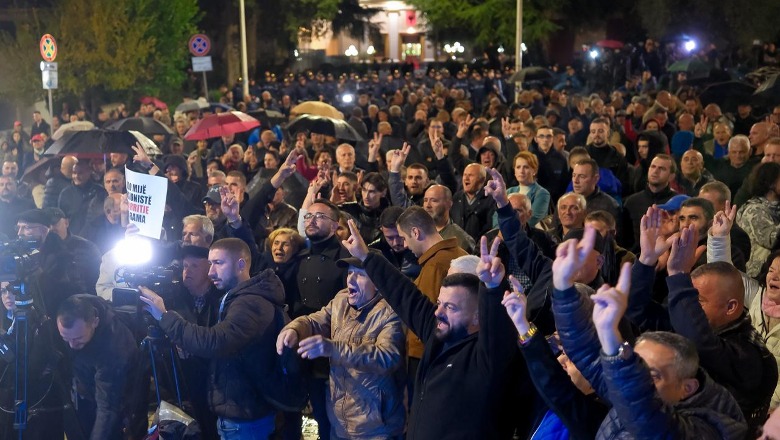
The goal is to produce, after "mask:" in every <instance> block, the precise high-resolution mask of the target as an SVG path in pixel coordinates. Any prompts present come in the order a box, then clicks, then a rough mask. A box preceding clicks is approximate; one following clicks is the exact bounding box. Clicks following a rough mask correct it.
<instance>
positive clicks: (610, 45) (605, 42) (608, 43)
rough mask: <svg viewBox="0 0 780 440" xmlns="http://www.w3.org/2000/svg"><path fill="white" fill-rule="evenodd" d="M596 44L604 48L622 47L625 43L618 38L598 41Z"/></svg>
mask: <svg viewBox="0 0 780 440" xmlns="http://www.w3.org/2000/svg"><path fill="white" fill-rule="evenodd" d="M596 46H598V47H603V48H604V49H622V48H623V46H624V44H623V42H622V41H617V40H601V41H597V42H596Z"/></svg>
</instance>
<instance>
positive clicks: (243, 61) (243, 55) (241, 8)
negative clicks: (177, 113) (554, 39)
mask: <svg viewBox="0 0 780 440" xmlns="http://www.w3.org/2000/svg"><path fill="white" fill-rule="evenodd" d="M518 1H520V0H518ZM238 8H239V15H240V19H239V21H240V22H241V23H240V27H241V78H242V79H243V81H242V88H243V91H244V97H246V96H249V66H248V65H247V58H246V11H245V10H244V0H239V6H238Z"/></svg>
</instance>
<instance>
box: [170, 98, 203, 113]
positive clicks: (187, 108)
mask: <svg viewBox="0 0 780 440" xmlns="http://www.w3.org/2000/svg"><path fill="white" fill-rule="evenodd" d="M207 108H209V103H208V102H205V101H200V100H195V101H187V102H183V103H181V104H179V105H178V106H176V113H187V112H197V111H201V110H204V109H207Z"/></svg>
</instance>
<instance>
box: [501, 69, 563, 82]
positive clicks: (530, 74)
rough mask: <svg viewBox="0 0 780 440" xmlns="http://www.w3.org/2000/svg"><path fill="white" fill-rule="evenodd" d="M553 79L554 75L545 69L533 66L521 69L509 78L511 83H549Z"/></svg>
mask: <svg viewBox="0 0 780 440" xmlns="http://www.w3.org/2000/svg"><path fill="white" fill-rule="evenodd" d="M551 79H553V73H552V72H550V71H549V70H548V69H545V68H544V67H538V66H532V67H526V68H524V69H521V70H520V71H519V72H517V73H515V74H514V75H512V77H510V78H509V82H510V83H514V82H518V81H520V82H531V81H549V80H551Z"/></svg>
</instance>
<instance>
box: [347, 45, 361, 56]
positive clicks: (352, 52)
mask: <svg viewBox="0 0 780 440" xmlns="http://www.w3.org/2000/svg"><path fill="white" fill-rule="evenodd" d="M344 55H346V56H348V57H356V56H358V50H357V48H356V47H355V45H354V44H350V45H349V48H347V50H345V51H344Z"/></svg>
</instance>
